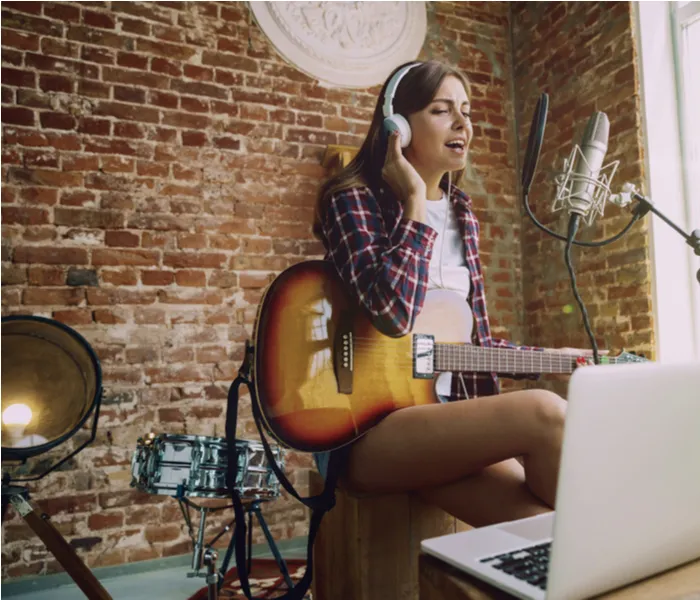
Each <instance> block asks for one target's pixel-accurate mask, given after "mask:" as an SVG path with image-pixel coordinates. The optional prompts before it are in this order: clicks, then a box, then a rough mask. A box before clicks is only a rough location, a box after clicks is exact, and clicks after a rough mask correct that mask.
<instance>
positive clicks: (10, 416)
mask: <svg viewBox="0 0 700 600" xmlns="http://www.w3.org/2000/svg"><path fill="white" fill-rule="evenodd" d="M31 420H32V409H31V408H29V407H28V406H27V405H26V404H10V406H8V407H7V408H6V409H5V410H3V411H2V422H3V423H5V425H23V426H25V427H26V426H27V425H28V424H29V421H31Z"/></svg>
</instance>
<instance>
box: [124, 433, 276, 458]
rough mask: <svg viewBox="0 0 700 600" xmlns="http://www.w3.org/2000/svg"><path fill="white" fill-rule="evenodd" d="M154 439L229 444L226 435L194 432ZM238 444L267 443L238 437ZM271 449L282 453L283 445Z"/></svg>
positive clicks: (273, 445)
mask: <svg viewBox="0 0 700 600" xmlns="http://www.w3.org/2000/svg"><path fill="white" fill-rule="evenodd" d="M139 439H141V440H144V441H145V440H146V437H145V436H141V437H140V438H139ZM152 439H153V442H151V443H155V442H156V441H158V442H164V441H173V440H177V441H192V442H198V441H207V442H212V443H223V444H226V445H227V446H228V440H227V439H226V438H225V437H218V436H215V435H198V434H192V433H154V437H153V438H152ZM137 443H138V442H137ZM238 444H242V445H245V446H250V447H251V448H255V449H259V448H262V449H263V450H264V448H265V445H264V444H263V443H262V442H261V441H259V440H245V439H242V438H236V445H238ZM270 450H272V452H273V454H274V453H275V452H278V453H282V451H283V448H282V447H281V446H278V445H277V444H271V445H270Z"/></svg>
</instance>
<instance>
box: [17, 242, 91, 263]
mask: <svg viewBox="0 0 700 600" xmlns="http://www.w3.org/2000/svg"><path fill="white" fill-rule="evenodd" d="M14 262H16V263H29V264H44V265H86V264H87V263H88V253H87V250H85V249H83V248H59V247H47V246H43V247H36V246H20V247H18V248H16V249H15V254H14Z"/></svg>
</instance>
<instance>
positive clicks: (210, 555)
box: [204, 548, 220, 600]
mask: <svg viewBox="0 0 700 600" xmlns="http://www.w3.org/2000/svg"><path fill="white" fill-rule="evenodd" d="M217 558H218V554H217V553H216V550H214V549H213V548H208V549H207V551H206V552H205V553H204V564H205V565H206V567H207V600H217V597H218V596H219V578H220V576H219V572H218V571H217V570H216V559H217Z"/></svg>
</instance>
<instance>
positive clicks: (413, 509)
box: [309, 471, 470, 600]
mask: <svg viewBox="0 0 700 600" xmlns="http://www.w3.org/2000/svg"><path fill="white" fill-rule="evenodd" d="M323 484H324V480H323V478H322V477H321V475H320V474H319V473H318V472H316V471H311V472H310V473H309V491H310V493H311V494H319V493H320V492H321V491H322V490H323ZM467 529H470V527H469V526H468V525H466V524H465V523H462V522H461V521H459V520H457V519H455V518H454V517H452V516H450V515H448V514H447V513H446V512H444V511H443V510H440V509H439V508H436V507H433V506H428V505H426V504H423V503H422V502H421V501H420V500H419V499H418V498H417V497H416V496H414V495H412V494H387V495H376V496H374V495H358V494H352V493H350V492H347V491H345V490H341V489H338V490H336V505H335V507H334V508H333V510H331V511H330V512H328V513H326V515H325V516H324V517H323V521H322V523H321V527H320V528H319V531H318V535H317V537H316V544H315V546H314V577H313V587H312V589H313V597H314V600H418V594H419V591H418V555H419V553H420V542H421V540H423V539H426V538H429V537H436V536H439V535H445V534H448V533H454V532H456V531H465V530H467Z"/></svg>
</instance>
